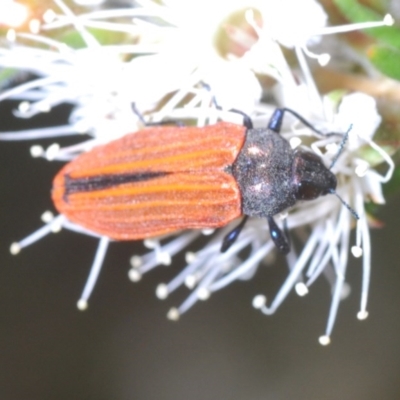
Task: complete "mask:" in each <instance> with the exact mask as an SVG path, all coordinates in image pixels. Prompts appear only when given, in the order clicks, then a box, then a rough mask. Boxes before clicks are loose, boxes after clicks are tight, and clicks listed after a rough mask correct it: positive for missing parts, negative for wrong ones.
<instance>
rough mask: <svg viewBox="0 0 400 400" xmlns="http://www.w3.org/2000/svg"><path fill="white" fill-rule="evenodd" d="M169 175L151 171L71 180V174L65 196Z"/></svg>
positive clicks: (66, 180) (67, 175)
mask: <svg viewBox="0 0 400 400" xmlns="http://www.w3.org/2000/svg"><path fill="white" fill-rule="evenodd" d="M169 174H170V172H164V171H151V172H135V173H131V174H113V175H96V176H88V177H85V178H71V176H70V175H69V174H66V175H65V176H64V184H65V193H64V196H68V195H70V194H72V193H81V192H93V191H95V190H103V189H108V188H111V187H113V186H118V185H122V184H124V183H132V182H144V181H148V180H150V179H155V178H160V177H162V176H166V175H169Z"/></svg>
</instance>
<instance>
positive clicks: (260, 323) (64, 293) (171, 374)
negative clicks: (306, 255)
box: [0, 103, 400, 400]
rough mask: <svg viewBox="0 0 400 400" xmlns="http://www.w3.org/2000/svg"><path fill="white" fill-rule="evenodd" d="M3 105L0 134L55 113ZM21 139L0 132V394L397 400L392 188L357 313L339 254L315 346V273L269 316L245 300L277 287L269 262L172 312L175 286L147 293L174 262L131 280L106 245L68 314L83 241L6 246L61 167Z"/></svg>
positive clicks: (45, 202) (399, 344)
mask: <svg viewBox="0 0 400 400" xmlns="http://www.w3.org/2000/svg"><path fill="white" fill-rule="evenodd" d="M12 107H13V105H12V104H10V103H7V104H3V105H2V106H1V108H0V130H1V131H5V130H7V129H11V128H12V127H13V128H17V129H22V128H27V127H32V126H35V125H38V126H43V125H51V124H59V123H62V122H63V121H65V118H66V111H67V110H66V109H65V108H59V109H56V110H54V111H53V112H52V113H51V115H50V118H49V117H43V116H42V117H40V118H38V119H35V120H34V121H15V120H13V119H12V118H10V111H11V109H12ZM73 140H75V141H76V139H73ZM36 142H37V141H36ZM51 142H52V141H48V142H45V141H42V144H45V145H48V144H50V143H51ZM67 142H68V141H67V140H64V141H63V142H62V143H67ZM32 144H33V143H32V142H0V160H1V167H0V188H1V189H0V191H1V194H0V196H1V200H0V398H1V399H7V400H25V399H29V400H39V399H40V400H43V399H57V400H63V399H85V400H89V399H95V400H102V399H118V400H128V399H135V400H149V399H163V400H169V399H171V400H183V399H185V400H186V399H190V400H197V399H199V400H200V399H201V400H204V399H224V400H227V399H232V400H236V399H246V400H259V399H274V400H275V399H278V400H279V399H297V400H302V399H307V400H308V399H326V400H336V399H341V400H350V399H363V400H375V399H388V400H389V399H393V400H395V399H399V398H400V379H399V376H400V374H399V373H400V341H399V337H400V313H399V312H398V310H399V305H400V290H399V281H400V279H399V278H400V272H399V259H400V257H399V256H400V251H399V240H398V226H399V223H400V216H399V211H398V204H399V197H397V198H392V199H390V200H389V204H388V205H387V206H386V207H384V208H383V209H382V210H381V212H380V214H379V217H380V219H381V220H382V221H384V223H385V227H384V229H380V230H374V231H372V244H373V254H372V265H373V271H372V284H371V290H370V297H369V312H370V317H369V318H368V319H367V320H366V321H362V322H360V321H358V320H357V319H356V314H357V311H358V307H359V289H360V280H361V265H360V262H359V261H356V262H352V263H350V265H349V269H348V270H349V272H348V280H349V282H350V283H351V285H352V293H351V295H350V297H349V298H348V299H347V300H345V301H344V302H342V304H341V307H340V310H339V315H338V319H337V323H336V327H335V329H334V332H333V337H332V343H331V345H330V346H328V347H322V346H320V345H319V343H318V337H319V335H321V334H323V333H324V329H325V324H326V319H327V315H328V310H329V305H330V293H329V290H328V286H327V284H326V282H325V281H324V280H323V279H321V280H320V281H318V282H317V283H316V284H315V285H314V286H313V287H312V290H311V291H310V293H309V295H308V296H306V297H304V298H299V297H298V296H296V295H294V294H293V295H291V296H290V297H289V298H288V300H287V301H286V302H285V303H284V304H283V306H282V307H281V309H280V310H279V311H278V313H277V314H276V315H274V316H272V317H265V316H263V315H262V314H261V313H259V312H257V311H255V310H254V309H253V308H252V307H251V300H252V298H253V296H254V295H255V294H258V293H260V292H263V293H265V292H267V291H268V288H270V287H274V288H276V287H277V286H278V285H279V283H280V282H281V280H282V279H283V277H284V274H285V273H286V266H285V263H284V260H283V259H278V260H277V262H276V264H275V265H274V266H273V267H271V268H265V269H261V270H260V271H259V272H258V273H257V275H256V276H255V277H254V278H253V279H252V280H251V281H249V282H238V283H235V284H233V285H231V286H229V287H228V288H227V289H225V290H223V291H221V292H219V293H217V294H215V295H214V296H212V297H211V298H210V299H209V300H208V301H207V302H205V303H199V304H197V305H196V306H194V307H193V309H191V310H190V312H188V313H187V314H186V315H184V316H183V317H182V318H181V320H180V321H179V322H177V323H175V322H170V321H168V320H167V319H166V318H165V314H166V313H167V311H168V309H169V308H170V307H171V306H175V305H178V304H179V303H180V302H181V301H182V300H183V299H184V297H185V296H186V295H187V291H185V290H184V289H182V290H180V291H179V292H178V293H176V294H174V295H172V296H171V298H170V299H168V300H167V301H166V302H161V301H159V300H157V299H156V297H155V295H154V289H155V287H156V285H157V284H158V283H159V282H161V281H167V280H168V279H169V278H171V277H173V276H174V275H175V274H176V271H178V270H179V268H181V265H179V264H178V263H176V264H174V265H173V266H171V267H168V268H166V267H159V268H158V269H156V270H154V271H153V272H152V273H150V274H148V275H146V276H145V277H144V279H143V280H142V281H141V282H140V283H137V284H133V283H131V282H130V281H129V280H128V278H127V271H128V268H129V257H130V256H131V255H132V254H134V253H135V252H140V251H143V248H142V246H141V244H138V243H115V244H112V245H111V247H110V250H109V252H108V254H107V257H106V261H105V265H104V269H103V271H102V273H101V276H100V279H99V282H98V284H97V286H96V289H95V291H94V294H93V296H92V298H91V301H90V304H89V309H88V310H87V311H85V312H80V311H78V310H77V308H76V306H75V304H76V301H77V299H78V298H79V296H80V293H81V290H82V288H83V285H84V283H85V281H86V278H87V275H88V272H89V267H90V265H91V262H92V259H93V255H94V251H95V248H96V246H97V243H96V241H95V240H94V239H91V238H88V237H84V236H82V235H78V234H74V233H71V232H68V231H64V232H61V233H59V234H57V235H51V236H48V237H46V238H45V239H43V240H41V241H40V242H38V243H36V244H34V245H33V246H31V247H28V248H26V249H24V250H23V251H22V252H21V254H19V255H18V256H11V255H10V253H9V246H10V243H11V242H13V241H16V240H18V239H21V238H23V237H25V236H26V235H27V234H28V233H30V232H32V231H33V230H35V229H36V228H38V227H39V226H41V224H42V223H41V221H40V215H41V213H42V212H43V211H44V210H47V209H52V204H51V201H50V195H49V190H50V186H51V180H52V177H53V176H54V174H55V173H56V172H57V170H58V169H59V168H60V166H61V164H58V163H49V162H47V161H45V160H42V159H32V158H31V156H30V154H29V148H30V146H31V145H32Z"/></svg>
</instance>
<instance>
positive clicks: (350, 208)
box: [331, 190, 360, 219]
mask: <svg viewBox="0 0 400 400" xmlns="http://www.w3.org/2000/svg"><path fill="white" fill-rule="evenodd" d="M331 193H332V194H334V195H335V196H336V197H337V198H338V199H339V200H340V202H341V203H342V204H343V205H344V206H345V207H346V208H347V209H348V210H349V211H350V212H351V215H352V216H353V217H354V218H355V219H360V217H359V215H358V214H357V213H356V211H355V210H354V209H353V208H352V207H351V206H350V204H348V203H346V202H345V201H344V200H343V199H342V198H341V197H340V196H339V195H338V194H337V193H336V192H335V191H334V190H332V191H331Z"/></svg>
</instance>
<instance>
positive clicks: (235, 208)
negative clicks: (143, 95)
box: [52, 122, 246, 240]
mask: <svg viewBox="0 0 400 400" xmlns="http://www.w3.org/2000/svg"><path fill="white" fill-rule="evenodd" d="M245 134H246V128H245V127H244V126H240V125H235V124H231V123H226V122H221V123H219V124H216V125H210V126H206V127H204V128H196V127H175V126H174V127H171V126H169V127H151V128H145V129H143V130H141V131H138V132H136V133H132V134H128V135H126V136H124V137H122V138H120V139H118V140H115V141H113V142H111V143H108V144H106V145H103V146H98V147H96V148H94V149H93V150H92V151H90V152H88V153H85V154H82V155H81V156H79V157H78V158H76V159H75V160H74V161H72V162H70V163H69V164H67V165H66V166H65V167H64V168H63V169H62V170H61V171H60V172H59V173H58V175H57V176H56V177H55V179H54V183H53V191H52V197H53V201H54V204H55V206H56V208H57V209H58V211H59V212H60V213H62V214H64V215H65V216H66V217H67V218H68V219H69V220H70V221H72V222H74V223H76V224H78V225H81V226H84V227H85V228H87V229H89V230H92V231H94V232H96V233H99V234H101V235H105V236H108V237H109V238H111V239H116V240H136V239H145V238H149V237H154V236H158V235H163V234H167V233H171V232H174V231H177V230H180V229H192V228H193V229H201V228H215V227H221V226H224V225H226V224H227V223H229V222H230V221H232V220H234V219H235V218H238V217H239V216H240V215H241V214H242V211H241V197H240V189H239V186H238V184H237V182H236V180H235V178H234V177H233V176H232V174H231V173H230V168H231V166H232V164H233V163H234V161H235V159H236V158H237V155H238V154H239V152H240V149H241V148H242V146H243V143H244V140H245Z"/></svg>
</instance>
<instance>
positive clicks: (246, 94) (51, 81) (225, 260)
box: [0, 0, 394, 344]
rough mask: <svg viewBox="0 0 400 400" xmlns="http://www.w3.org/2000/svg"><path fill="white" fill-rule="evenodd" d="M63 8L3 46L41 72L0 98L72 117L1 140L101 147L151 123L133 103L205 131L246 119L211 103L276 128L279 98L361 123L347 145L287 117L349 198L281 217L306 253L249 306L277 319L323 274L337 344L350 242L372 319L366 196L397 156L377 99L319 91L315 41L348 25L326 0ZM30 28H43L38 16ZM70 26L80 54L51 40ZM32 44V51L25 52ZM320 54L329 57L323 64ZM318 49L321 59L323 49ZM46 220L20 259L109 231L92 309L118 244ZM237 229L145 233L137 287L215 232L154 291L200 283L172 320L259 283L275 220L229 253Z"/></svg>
mask: <svg viewBox="0 0 400 400" xmlns="http://www.w3.org/2000/svg"><path fill="white" fill-rule="evenodd" d="M55 3H56V4H57V6H58V9H57V11H56V12H55V11H47V12H46V14H45V16H44V20H43V22H42V23H41V26H40V29H38V32H40V34H39V33H19V32H16V31H14V30H10V31H9V34H8V40H9V44H8V48H0V66H2V67H4V68H16V69H18V70H24V71H29V72H31V73H34V74H35V75H37V76H38V78H37V79H36V80H33V81H29V82H27V83H24V84H22V85H19V86H16V87H13V88H11V89H9V90H7V91H5V92H3V93H2V94H0V100H4V99H18V100H21V103H20V105H19V108H18V109H17V110H16V111H15V114H16V115H17V116H19V117H21V118H29V117H31V116H33V115H35V114H38V113H42V112H49V111H50V110H51V109H52V107H54V106H55V105H58V104H61V103H65V102H67V103H71V104H73V105H74V108H73V111H72V113H71V116H70V123H69V124H68V125H65V126H58V127H52V128H44V129H41V130H38V129H35V130H26V131H20V132H18V133H14V132H3V133H0V139H3V140H10V139H11V140H13V139H15V140H17V139H38V138H45V137H60V136H64V135H72V134H76V133H87V134H89V135H91V136H92V139H91V140H88V141H84V142H82V143H81V144H78V145H75V146H70V147H64V148H62V147H60V146H59V145H57V144H54V145H51V146H50V147H49V148H48V149H47V150H46V151H45V150H43V149H42V148H41V146H39V145H35V146H33V147H32V149H31V152H32V155H33V156H43V157H46V158H47V159H49V160H53V159H57V160H70V159H73V158H75V157H76V156H77V155H79V154H80V153H81V152H85V151H88V150H90V149H91V148H92V147H93V146H95V145H97V144H99V143H102V142H107V141H110V140H112V139H115V138H117V137H120V136H122V135H124V134H126V133H128V132H132V131H135V130H137V129H139V128H140V127H141V126H142V122H143V121H141V119H140V117H138V115H136V114H135V113H133V112H132V104H135V105H136V107H137V109H138V110H139V111H140V112H142V113H143V114H144V115H145V118H146V121H150V122H151V121H160V120H162V119H181V120H182V119H183V120H184V119H194V120H195V121H196V123H197V125H198V126H203V125H205V124H211V123H214V122H216V121H217V119H218V118H221V119H225V120H232V121H235V122H238V123H240V122H241V118H238V115H237V114H234V113H231V112H227V111H221V110H219V109H217V107H215V104H214V100H216V101H217V103H218V104H219V105H221V106H222V109H223V110H227V109H230V108H236V109H240V110H243V111H245V112H247V113H249V114H251V116H252V117H254V118H253V119H254V123H255V125H256V126H264V127H265V126H266V124H267V123H266V118H267V117H269V115H271V113H272V110H273V109H274V108H275V107H276V105H277V104H278V105H281V106H283V107H288V106H290V107H292V108H295V109H296V111H299V112H300V113H301V114H302V115H303V114H304V115H305V116H306V117H307V118H309V117H312V118H313V120H317V119H318V122H319V124H317V125H321V126H323V127H324V128H325V130H326V131H327V132H328V131H335V132H346V131H347V130H348V128H349V125H350V123H351V124H353V128H352V129H351V130H350V132H349V140H348V143H345V141H343V140H342V136H341V135H336V136H335V135H334V136H322V137H321V135H316V134H315V132H312V131H311V130H310V129H309V128H308V127H304V126H302V125H301V124H300V125H299V124H296V125H290V124H288V123H287V121H288V120H285V123H284V126H283V131H282V134H283V136H284V137H285V138H286V139H288V140H289V141H290V143H291V144H292V146H293V147H296V146H298V145H300V144H301V143H303V144H302V145H303V147H308V146H309V145H307V146H306V143H311V148H310V150H312V151H314V152H316V153H317V154H319V155H320V156H321V157H322V158H323V160H324V161H325V163H326V165H330V164H331V163H332V162H333V161H334V160H335V161H334V166H333V167H332V170H333V172H334V173H335V174H336V175H337V178H338V187H337V194H338V195H339V196H340V197H341V198H342V199H343V201H344V202H345V203H346V204H348V205H349V206H348V207H347V206H344V205H343V204H342V203H341V202H340V201H339V199H338V198H337V197H335V196H333V195H328V196H324V197H321V198H319V199H317V200H315V201H312V202H305V203H303V204H297V205H296V207H295V208H293V209H292V210H289V213H288V214H285V215H281V216H280V220H281V221H280V222H279V223H280V224H283V223H284V222H283V221H286V223H287V226H288V229H289V230H290V231H291V234H292V235H298V239H299V241H300V242H302V243H303V247H302V248H301V249H296V248H295V246H293V249H292V251H291V253H289V255H288V256H287V262H288V265H289V274H288V277H287V279H286V280H285V282H284V283H283V285H282V287H281V289H280V290H279V292H278V293H277V295H276V297H275V298H274V299H273V300H272V302H267V300H266V297H265V296H264V295H258V296H256V297H255V298H254V301H253V305H254V307H256V308H258V309H260V310H261V311H262V312H263V313H265V314H271V313H273V312H275V311H276V309H277V308H278V307H279V306H280V304H281V303H282V302H283V300H284V299H285V298H286V296H287V295H288V294H289V292H290V291H291V290H292V289H293V288H294V289H295V290H296V291H297V293H298V294H299V295H305V294H306V293H307V292H308V288H309V286H310V285H311V284H312V283H313V282H314V281H315V280H316V279H317V278H318V277H319V276H320V275H321V274H323V275H324V276H325V277H326V278H327V280H328V282H329V283H330V285H331V287H332V303H331V309H330V313H329V318H328V324H327V328H326V332H325V335H324V336H322V337H321V338H320V342H321V343H322V344H327V343H328V342H329V337H330V334H331V331H332V328H333V325H334V321H335V318H336V312H337V308H338V306H339V302H340V299H341V298H342V297H343V296H345V295H346V292H348V286H347V284H346V282H345V274H346V266H347V258H348V254H349V250H350V248H351V250H352V253H353V255H354V256H356V257H360V256H361V255H362V256H363V274H364V276H363V285H362V296H361V306H360V312H359V318H365V317H366V315H367V311H366V304H367V294H368V284H369V272H370V239H369V230H368V224H367V217H366V213H365V209H364V201H365V200H366V199H372V200H374V201H376V202H382V201H383V196H382V192H381V188H380V185H381V183H382V182H384V181H387V180H388V179H390V176H391V173H392V171H393V167H394V166H393V162H392V161H391V159H390V157H389V156H387V154H386V153H385V152H384V151H383V150H382V149H381V148H379V147H378V146H377V145H376V144H375V143H374V142H373V141H372V137H373V134H374V132H375V130H376V128H377V126H378V124H379V121H380V117H379V115H378V114H377V112H376V107H375V103H374V100H373V99H372V98H369V97H367V96H366V95H362V94H354V95H349V96H346V97H344V98H343V100H342V103H341V106H340V108H339V110H338V111H337V110H336V109H335V107H330V108H329V109H328V108H327V106H326V104H328V103H327V102H325V101H324V99H322V98H321V96H320V94H319V93H318V91H317V89H316V86H315V84H314V81H313V78H312V74H311V72H310V70H309V68H308V64H307V58H306V57H305V55H306V56H308V57H314V56H315V55H314V54H313V53H311V51H310V50H309V49H308V47H307V46H308V45H312V44H313V43H315V42H316V41H318V40H319V35H323V34H328V33H330V32H333V33H334V32H336V31H338V30H339V29H340V27H339V28H337V29H336V30H334V29H332V28H330V27H326V21H327V18H326V15H325V13H324V12H323V10H322V8H321V6H320V5H318V4H317V3H315V2H314V1H312V0H309V1H307V2H301V6H300V2H298V1H289V0H286V1H283V2H276V1H272V0H270V1H245V0H237V1H233V2H229V5H227V3H225V2H220V3H219V2H215V1H213V2H211V1H202V2H197V1H196V2H195V1H193V2H188V1H183V0H175V1H172V0H169V1H165V2H164V3H163V4H159V3H158V2H153V1H147V0H141V1H140V2H139V4H140V7H138V8H131V9H115V10H96V11H92V12H88V13H86V14H82V15H78V16H76V15H74V14H73V13H72V12H71V11H70V10H69V8H68V7H67V6H66V5H65V4H64V3H63V2H62V0H55ZM80 3H81V2H80ZM85 3H86V4H88V2H85ZM288 10H290V11H291V12H290V13H288ZM60 11H61V12H60ZM232 15H234V16H236V15H239V16H240V18H239V21H240V22H239V23H237V25H235V23H234V22H232V21H234V20H233V19H232ZM288 15H293V16H294V17H293V18H289V17H288ZM300 15H301V17H300ZM260 19H261V21H260ZM235 21H236V20H235ZM373 25H374V24H373ZM375 25H376V23H375ZM33 26H34V27H35V29H36V28H37V24H36V25H35V24H33ZM67 26H73V27H74V28H75V30H76V31H77V32H79V34H80V35H81V37H82V39H83V41H84V43H85V46H84V47H83V48H79V49H76V48H72V47H71V46H68V45H67V44H65V43H63V42H60V41H58V40H56V39H54V38H53V37H51V36H50V33H52V32H54V31H55V30H56V29H60V28H63V27H67ZM31 28H32V27H31ZM88 28H102V29H106V30H109V31H118V32H125V33H126V34H128V35H129V37H130V38H131V40H132V43H130V44H126V43H123V44H115V45H108V46H102V45H100V44H99V42H98V41H97V39H96V37H95V36H93V35H92V34H91V33H90V32H89V30H88ZM353 28H357V26H355V27H353ZM346 29H349V28H348V27H347V28H346ZM221 32H222V33H223V34H224V35H225V36H226V37H227V38H228V39H227V40H226V41H225V42H224V43H225V44H226V46H225V47H224V49H222V47H221V45H220V44H218V43H219V42H218V38H219V37H220V36H219V35H222V33H221ZM222 36H223V35H222ZM20 40H21V42H20ZM27 40H28V41H30V42H31V43H32V45H29V46H28V45H27V44H26V43H27ZM277 42H279V43H281V44H283V45H284V46H287V47H290V48H294V51H295V54H296V55H297V57H298V60H299V65H300V68H301V71H294V70H293V69H292V68H291V67H290V65H289V64H288V62H287V61H286V59H285V58H284V55H283V53H282V51H281V48H280V46H279V45H278V44H277ZM37 44H42V45H45V46H46V49H43V48H41V49H40V48H38V47H35V45H37ZM324 56H325V55H324V54H322V58H323V57H324ZM315 57H316V58H318V59H319V61H320V62H321V57H320V56H318V55H316V56H315ZM325 59H326V57H325ZM256 74H261V75H263V76H270V77H272V78H273V79H275V81H276V84H275V85H274V87H273V88H272V89H271V90H270V92H269V93H268V95H269V96H270V98H273V101H271V102H269V103H267V102H262V101H261V98H262V95H263V88H262V85H261V84H260V81H259V80H258V78H257V75H256ZM295 77H296V78H295ZM360 104H362V107H363V109H364V110H365V112H363V114H362V116H361V115H360V113H359V110H358V108H359V107H360ZM328 107H329V106H328ZM367 110H368V111H367ZM364 113H365V114H366V115H367V116H368V120H367V118H365V117H364ZM325 115H331V116H333V117H335V118H334V121H333V122H332V124H330V123H329V122H326V118H325ZM266 116H267V117H266ZM336 128H338V129H336ZM160 140H162V139H161V138H160ZM365 145H367V146H371V147H372V148H373V149H374V150H376V151H378V152H379V154H380V156H381V157H382V160H383V161H385V162H387V163H388V165H389V170H388V172H387V174H386V175H385V176H380V175H378V174H377V173H376V172H375V171H374V170H373V167H374V166H371V165H368V163H366V161H365V160H363V159H361V156H360V154H361V153H359V149H360V147H361V146H365ZM339 152H340V157H339V158H338V159H337V160H336V156H337V154H338V153H339ZM349 207H352V208H353V209H354V210H355V212H356V213H357V214H358V216H359V217H360V219H359V220H358V221H357V222H356V243H355V245H354V246H352V245H351V242H350V231H351V227H352V226H353V225H354V224H355V220H354V218H353V215H352V213H351V212H350V211H349V209H348V208H349ZM43 220H44V222H45V223H46V224H45V225H44V226H43V227H42V228H41V229H39V230H38V231H36V232H34V233H33V234H31V235H29V236H28V237H27V238H25V239H23V240H21V241H20V242H18V243H14V244H13V245H12V246H11V252H12V253H13V254H16V253H18V252H19V251H20V249H21V248H23V247H26V246H28V245H30V244H32V243H33V242H35V241H37V240H38V239H40V238H41V237H43V236H45V235H47V234H48V233H50V232H56V231H59V230H60V229H61V228H67V229H72V230H75V231H77V232H80V233H83V234H88V235H92V236H95V237H98V238H99V246H98V250H97V252H96V256H95V260H94V262H93V265H92V268H91V272H90V275H89V278H88V281H87V283H86V285H85V288H84V290H83V293H82V296H81V298H80V300H79V301H78V307H79V308H80V309H85V308H86V307H87V301H88V298H89V296H90V293H91V292H92V290H93V288H94V285H95V282H96V279H97V276H98V274H99V272H100V269H101V266H102V263H103V260H104V256H105V254H106V251H107V247H108V244H109V242H110V239H109V238H107V237H100V236H99V235H97V234H96V233H94V232H89V231H87V230H86V229H84V228H82V227H80V226H77V225H75V224H73V223H71V222H70V221H68V220H67V219H66V218H65V216H63V215H59V216H57V217H55V218H52V216H51V215H49V214H48V213H46V214H44V216H43ZM235 224H237V222H233V223H232V224H231V225H229V226H227V227H225V228H223V229H220V230H218V231H216V232H210V231H203V232H199V231H190V232H186V233H180V234H178V235H176V236H169V237H168V238H162V239H158V238H154V239H151V240H145V242H144V243H145V245H146V246H147V247H148V248H149V249H150V251H149V253H148V254H146V255H144V256H142V257H138V256H136V255H135V256H133V257H132V259H131V265H132V268H131V270H130V271H129V277H130V279H131V280H132V281H138V280H140V279H141V277H142V275H143V274H145V273H146V272H148V271H149V270H151V269H153V268H155V267H156V266H158V265H160V264H163V265H169V264H171V262H172V257H173V256H174V255H175V254H177V253H178V252H180V251H183V250H184V249H188V248H189V246H190V244H191V243H192V242H193V241H195V240H196V239H197V238H198V237H199V236H200V235H202V234H204V235H210V236H209V242H208V244H207V245H206V246H205V247H204V248H203V249H202V250H200V251H198V252H197V253H192V252H187V253H186V260H187V263H188V265H187V267H186V268H185V269H184V270H183V271H182V272H181V273H179V274H178V275H177V276H176V277H175V278H174V279H173V280H172V281H170V282H168V283H162V284H160V285H159V286H158V288H157V290H156V294H157V296H158V297H159V298H160V299H165V298H166V297H168V296H169V295H170V294H171V293H172V292H173V291H174V290H176V289H177V288H179V287H180V286H182V285H186V286H187V287H188V288H189V289H192V293H191V294H190V295H189V297H188V298H187V300H186V301H185V302H184V303H183V304H181V305H180V306H179V307H178V308H173V309H171V310H170V311H169V313H168V317H169V318H170V319H178V318H179V316H180V315H181V314H182V313H184V312H185V311H187V310H188V309H189V308H190V307H191V306H192V305H193V304H194V303H195V302H197V300H206V299H207V298H208V297H209V296H210V295H211V294H212V293H213V292H215V291H218V290H220V289H222V288H223V287H225V286H227V285H228V284H229V283H231V282H232V281H234V280H237V279H242V280H244V279H250V278H251V277H253V276H254V274H255V273H256V271H257V269H258V267H259V265H260V262H261V261H262V260H263V259H265V258H266V257H267V256H268V255H269V254H271V253H272V252H273V251H275V248H274V245H273V243H272V241H271V239H270V236H269V231H268V226H267V223H266V221H263V220H258V219H253V220H250V221H249V222H248V223H247V225H246V227H245V228H244V229H243V231H242V232H241V234H240V236H239V239H238V240H237V241H236V242H235V243H234V244H233V245H232V246H231V248H229V250H228V251H227V252H226V253H220V251H219V250H220V246H221V241H222V239H223V237H224V236H225V235H226V233H227V232H229V230H231V229H232V227H233V226H235ZM302 228H306V229H302ZM305 231H309V235H304V232H305ZM243 249H246V250H247V252H248V256H247V258H246V260H242V259H241V258H240V256H239V253H240V251H241V250H243ZM297 253H298V254H297Z"/></svg>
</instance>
